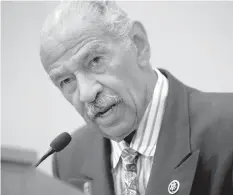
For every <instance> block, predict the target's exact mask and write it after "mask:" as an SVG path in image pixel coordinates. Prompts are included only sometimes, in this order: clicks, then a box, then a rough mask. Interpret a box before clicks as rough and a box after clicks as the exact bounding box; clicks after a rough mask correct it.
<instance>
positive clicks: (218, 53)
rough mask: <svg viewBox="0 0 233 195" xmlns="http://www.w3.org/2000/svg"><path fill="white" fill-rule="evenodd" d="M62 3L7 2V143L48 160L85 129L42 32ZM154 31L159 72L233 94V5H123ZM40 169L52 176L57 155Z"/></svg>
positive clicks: (4, 116) (4, 81)
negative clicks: (49, 62)
mask: <svg viewBox="0 0 233 195" xmlns="http://www.w3.org/2000/svg"><path fill="white" fill-rule="evenodd" d="M57 4H58V2H46V1H44V2H43V1H41V2H2V10H1V11H2V12H1V13H2V24H1V25H2V26H1V27H2V37H1V39H2V45H1V46H2V48H1V51H2V67H1V68H2V71H1V72H2V75H1V79H2V80H1V84H2V86H1V88H2V119H1V122H2V127H1V128H2V140H1V141H2V145H8V146H16V147H22V148H31V149H34V150H36V151H37V152H38V156H41V155H42V154H43V153H44V152H45V151H47V149H48V145H49V143H50V141H51V140H52V139H53V138H54V137H55V136H56V135H57V134H59V133H61V132H63V131H67V132H72V131H73V130H75V129H76V128H77V127H79V126H80V125H82V124H84V121H83V120H82V118H81V117H80V116H79V115H78V114H77V113H76V111H75V110H74V109H73V107H72V106H71V105H70V104H69V103H68V102H66V101H65V99H64V98H63V97H62V95H61V94H60V92H59V91H58V90H57V89H56V88H55V87H54V86H53V85H52V83H51V82H50V80H49V78H48V76H47V75H46V73H45V72H44V70H43V68H42V66H41V63H40V59H39V35H40V30H41V27H42V24H43V21H44V20H45V18H46V16H47V15H48V13H50V12H51V11H52V10H53V9H54V8H55V6H56V5H57ZM119 5H121V6H122V8H123V9H125V11H126V12H128V13H129V15H130V16H131V18H132V19H135V20H139V21H141V22H142V23H143V24H144V26H145V28H146V29H147V31H148V36H149V40H150V42H151V50H152V60H151V63H152V65H153V66H154V67H162V68H165V69H167V70H169V71H170V72H171V73H172V74H173V75H175V76H176V77H177V78H179V79H180V80H181V81H183V82H184V83H186V84H188V85H190V86H192V87H196V88H198V89H200V90H204V91H217V92H233V2H155V1H151V2H132V1H130V2H126V1H124V2H122V1H121V2H119ZM40 169H41V170H42V171H44V172H47V173H48V174H51V158H50V159H48V160H47V161H45V162H44V163H43V164H41V166H40Z"/></svg>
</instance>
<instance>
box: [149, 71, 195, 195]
mask: <svg viewBox="0 0 233 195" xmlns="http://www.w3.org/2000/svg"><path fill="white" fill-rule="evenodd" d="M160 71H161V72H162V73H163V74H164V75H165V76H166V77H167V79H168V82H169V92H168V97H167V102H166V107H165V112H164V117H163V121H162V125H161V129H160V134H159V138H158V143H157V147H156V148H157V149H156V152H155V156H154V162H153V166H152V170H151V175H150V179H149V182H148V186H147V190H146V194H147V195H152V194H160V195H165V194H169V193H168V185H169V183H170V182H171V181H172V180H178V181H179V180H180V181H179V182H180V191H179V192H180V193H179V194H189V191H190V189H191V184H192V180H193V177H194V174H195V170H196V165H197V160H198V156H199V155H198V154H199V153H198V151H197V152H196V153H191V148H190V123H189V107H188V94H187V87H186V86H184V85H183V84H182V83H180V82H179V81H178V80H176V79H175V78H174V77H173V76H172V75H171V74H170V73H168V72H167V71H165V70H160ZM190 168H191V169H190ZM185 180H186V181H185ZM187 180H188V181H187ZM187 182H188V183H187ZM190 183H191V184H190ZM182 190H183V191H182Z"/></svg>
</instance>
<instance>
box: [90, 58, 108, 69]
mask: <svg viewBox="0 0 233 195" xmlns="http://www.w3.org/2000/svg"><path fill="white" fill-rule="evenodd" d="M88 68H89V69H90V70H91V71H92V72H96V73H102V72H104V71H105V69H106V62H105V60H104V58H103V57H100V56H97V57H95V58H93V59H92V60H91V61H90V62H89V64H88Z"/></svg>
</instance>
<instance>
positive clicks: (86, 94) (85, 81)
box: [76, 73, 103, 103]
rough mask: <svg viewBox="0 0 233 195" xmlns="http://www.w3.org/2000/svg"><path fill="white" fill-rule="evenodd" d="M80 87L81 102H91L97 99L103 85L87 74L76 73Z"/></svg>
mask: <svg viewBox="0 0 233 195" xmlns="http://www.w3.org/2000/svg"><path fill="white" fill-rule="evenodd" d="M76 77H77V84H78V88H79V99H80V101H81V102H85V103H91V102H93V101H94V100H95V98H96V96H97V94H98V93H100V92H101V91H102V90H103V87H102V85H101V84H100V83H98V82H96V80H94V79H91V78H88V76H87V75H85V74H81V73H79V74H78V75H76Z"/></svg>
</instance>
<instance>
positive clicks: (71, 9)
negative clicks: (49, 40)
mask: <svg viewBox="0 0 233 195" xmlns="http://www.w3.org/2000/svg"><path fill="white" fill-rule="evenodd" d="M70 17H74V18H76V17H77V18H78V19H82V20H87V21H88V22H92V23H94V24H95V25H97V26H99V27H102V28H103V29H104V30H106V31H107V32H109V33H111V34H112V35H115V37H117V38H120V39H121V40H123V39H125V38H126V37H127V38H128V32H129V30H130V28H131V24H132V21H131V20H130V18H129V17H128V15H127V14H126V13H125V12H124V11H123V10H122V9H121V8H120V7H119V6H118V5H117V4H116V3H115V2H114V1H106V0H97V1H85V0H76V1H62V2H61V3H60V4H59V5H58V6H57V8H56V9H55V11H54V12H53V13H52V14H51V15H49V16H48V18H47V19H46V21H45V23H44V26H43V29H42V33H41V35H42V36H43V35H45V36H46V35H47V36H48V35H50V34H53V32H54V31H55V32H56V31H57V32H59V30H60V29H62V28H63V27H64V26H65V24H66V21H68V20H69V18H70Z"/></svg>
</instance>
